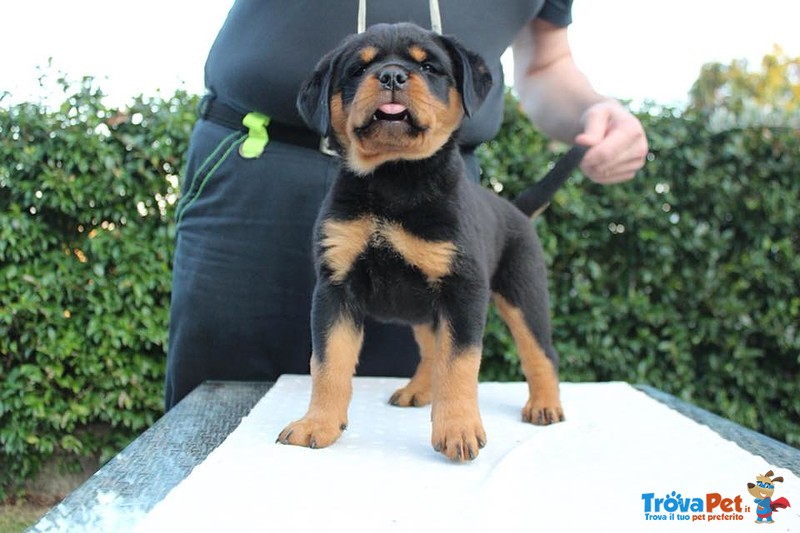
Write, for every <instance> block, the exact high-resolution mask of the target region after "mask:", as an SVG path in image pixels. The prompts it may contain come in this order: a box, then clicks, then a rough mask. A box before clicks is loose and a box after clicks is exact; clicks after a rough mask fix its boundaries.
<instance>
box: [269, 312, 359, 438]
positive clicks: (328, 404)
mask: <svg viewBox="0 0 800 533" xmlns="http://www.w3.org/2000/svg"><path fill="white" fill-rule="evenodd" d="M363 340H364V331H363V329H361V328H357V327H356V325H355V324H354V323H353V321H352V320H350V319H348V318H345V317H340V318H339V320H337V321H336V323H335V324H334V325H333V326H332V327H331V328H330V330H329V331H328V337H327V342H326V344H325V354H324V356H323V357H322V358H320V357H317V355H316V354H312V356H311V401H310V403H309V406H308V412H306V414H305V416H304V417H303V418H301V419H300V420H297V421H295V422H292V423H291V424H289V425H288V426H286V428H285V429H284V430H283V431H281V433H280V435H279V436H278V442H280V443H282V444H294V445H297V446H307V447H309V448H324V447H326V446H329V445H331V444H333V443H334V442H335V441H336V439H338V438H339V436H340V435H341V434H342V431H343V430H344V429H345V428H346V427H347V408H348V406H349V405H350V398H351V396H352V394H353V374H354V373H355V369H356V363H357V362H358V353H359V352H360V351H361V344H362V342H363Z"/></svg>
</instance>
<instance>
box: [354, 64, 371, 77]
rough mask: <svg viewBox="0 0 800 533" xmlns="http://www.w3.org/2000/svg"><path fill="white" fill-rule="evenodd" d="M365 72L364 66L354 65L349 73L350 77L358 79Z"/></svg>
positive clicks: (365, 67)
mask: <svg viewBox="0 0 800 533" xmlns="http://www.w3.org/2000/svg"><path fill="white" fill-rule="evenodd" d="M366 71H367V66H366V65H356V66H355V67H353V69H352V70H351V71H350V77H352V78H359V77H361V76H363V75H364V73H365V72H366Z"/></svg>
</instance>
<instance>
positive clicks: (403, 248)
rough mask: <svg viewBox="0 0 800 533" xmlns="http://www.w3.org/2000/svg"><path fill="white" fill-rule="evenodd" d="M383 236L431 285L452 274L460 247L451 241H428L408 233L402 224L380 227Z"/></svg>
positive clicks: (385, 224)
mask: <svg viewBox="0 0 800 533" xmlns="http://www.w3.org/2000/svg"><path fill="white" fill-rule="evenodd" d="M380 232H381V235H382V236H383V237H384V238H385V239H386V242H388V243H389V245H390V246H391V247H392V248H394V249H395V250H397V252H398V253H399V254H400V255H401V256H402V257H403V259H404V260H405V261H406V263H408V264H409V265H412V266H414V267H417V268H418V269H419V270H420V271H421V272H422V273H423V274H424V275H425V277H426V278H428V282H429V283H436V282H438V281H440V280H441V279H442V278H443V277H445V276H447V275H448V274H450V273H451V272H452V269H453V262H454V259H455V257H456V253H457V252H458V247H457V246H456V245H455V243H453V242H450V241H428V240H425V239H422V238H420V237H417V236H415V235H412V234H411V233H408V232H407V231H406V230H404V229H403V227H402V226H401V225H400V224H397V223H394V222H391V223H384V224H381V226H380Z"/></svg>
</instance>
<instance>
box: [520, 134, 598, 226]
mask: <svg viewBox="0 0 800 533" xmlns="http://www.w3.org/2000/svg"><path fill="white" fill-rule="evenodd" d="M588 149H589V147H588V146H581V145H576V146H573V147H572V148H570V150H569V152H567V153H566V154H564V155H563V156H561V159H559V160H558V161H556V166H554V167H553V168H552V169H551V170H550V172H548V173H547V174H546V175H545V177H543V178H542V179H540V180H539V181H537V182H536V183H534V184H533V185H531V186H530V187H528V188H527V189H525V190H524V191H522V193H520V195H519V196H517V198H516V199H515V200H514V205H516V206H517V207H518V208H519V210H520V211H522V212H523V213H525V214H526V215H527V216H528V217H529V218H536V217H537V216H539V214H540V213H541V212H542V211H544V210H545V209H547V206H549V205H550V199H551V198H552V197H553V195H554V194H555V193H556V191H557V190H558V188H559V187H561V186H562V185H563V184H564V182H565V181H567V178H569V175H570V174H571V173H572V171H573V170H575V169H576V168H577V167H578V165H579V164H580V162H581V159H583V154H585V153H586V150H588Z"/></svg>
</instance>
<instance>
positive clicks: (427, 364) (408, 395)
mask: <svg viewBox="0 0 800 533" xmlns="http://www.w3.org/2000/svg"><path fill="white" fill-rule="evenodd" d="M414 339H415V340H416V341H417V344H418V345H419V355H420V360H419V365H417V370H416V372H414V376H413V377H412V378H411V381H409V382H408V384H407V385H406V386H405V387H403V388H401V389H398V390H397V391H395V393H394V394H392V397H391V398H390V399H389V403H390V404H392V405H396V406H398V407H411V406H413V407H421V406H423V405H428V404H429V403H431V377H432V368H433V361H434V358H435V357H436V353H437V350H438V349H439V346H438V343H439V339H438V338H437V336H436V332H435V331H434V325H433V324H419V325H416V326H414Z"/></svg>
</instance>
